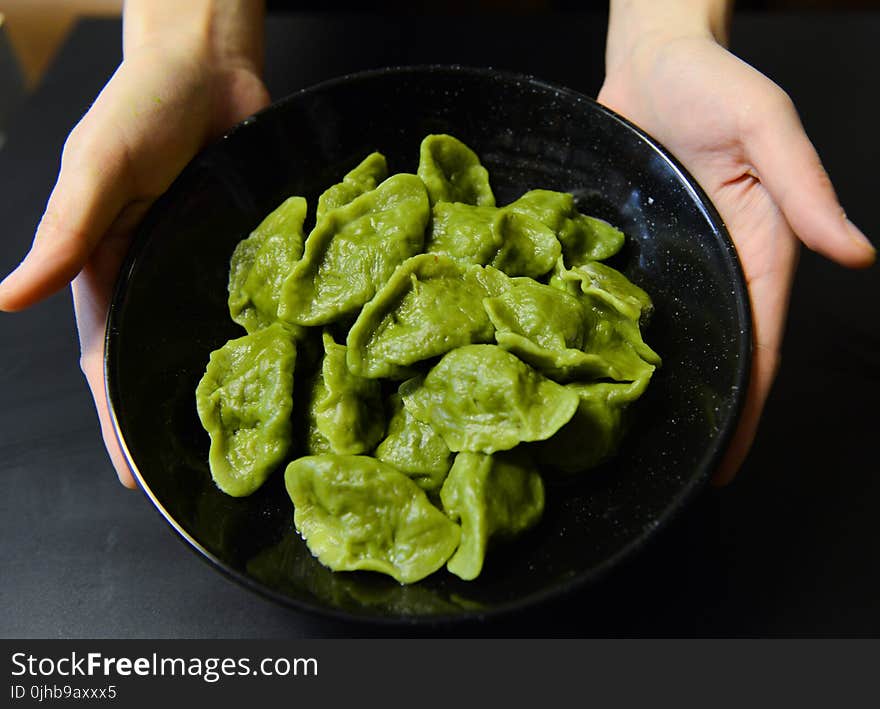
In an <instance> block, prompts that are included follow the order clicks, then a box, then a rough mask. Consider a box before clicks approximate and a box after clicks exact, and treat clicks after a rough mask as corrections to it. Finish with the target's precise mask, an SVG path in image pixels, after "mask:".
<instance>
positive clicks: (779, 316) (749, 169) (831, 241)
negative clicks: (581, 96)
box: [598, 28, 875, 484]
mask: <svg viewBox="0 0 880 709" xmlns="http://www.w3.org/2000/svg"><path fill="white" fill-rule="evenodd" d="M607 59H608V66H607V74H606V79H605V82H604V85H603V86H602V90H601V91H600V93H599V97H598V99H599V101H600V102H601V103H603V104H604V105H606V106H608V107H609V108H611V109H613V110H615V111H617V112H618V113H620V114H621V115H623V116H625V117H627V118H628V119H630V120H631V121H633V122H634V123H635V124H637V125H638V126H640V127H641V128H643V129H644V130H645V131H647V132H648V133H650V134H651V135H653V136H654V137H655V138H657V139H658V140H659V141H660V142H661V143H663V144H664V145H665V146H666V147H667V148H669V149H670V151H671V152H672V153H673V154H674V155H675V156H676V157H677V158H678V159H679V160H680V161H681V162H682V163H683V164H684V165H685V167H686V168H687V169H688V170H689V171H690V172H691V173H692V174H693V176H694V177H695V178H696V179H697V181H698V182H699V183H700V185H701V186H702V187H703V189H704V190H705V191H706V193H707V194H708V195H709V197H710V198H711V200H712V202H713V203H714V204H715V206H716V208H717V209H718V211H719V213H720V214H721V217H722V219H723V220H724V222H725V224H726V225H727V228H728V230H729V232H730V235H731V237H732V239H733V242H734V244H735V245H736V249H737V253H738V255H739V258H740V261H741V263H742V267H743V271H744V273H745V278H746V282H747V284H748V289H749V296H750V299H751V305H752V317H753V324H754V352H753V360H752V372H751V381H750V384H749V389H748V393H747V396H746V403H745V407H744V410H743V414H742V418H741V419H740V423H739V426H738V428H737V430H736V432H735V434H734V437H733V439H732V442H731V444H730V448H729V449H728V451H727V453H726V455H725V457H724V459H723V461H722V463H721V465H720V467H719V469H718V470H717V471H716V474H715V478H714V481H715V482H716V483H718V484H724V483H727V482H729V481H730V480H732V479H733V477H734V475H735V474H736V471H737V469H738V468H739V467H740V465H741V464H742V462H743V460H744V459H745V457H746V454H747V453H748V450H749V448H750V446H751V444H752V441H753V439H754V436H755V432H756V429H757V426H758V421H759V419H760V416H761V411H762V410H763V407H764V403H765V401H766V399H767V395H768V393H769V391H770V387H771V385H772V383H773V379H774V377H775V374H776V370H777V367H778V365H779V353H780V346H781V342H782V336H783V328H784V324H785V318H786V313H787V310H788V299H789V293H790V290H791V283H792V279H793V276H794V271H795V266H796V261H797V253H798V248H799V241H800V242H803V243H804V244H806V245H807V246H808V247H809V248H810V249H812V250H814V251H817V252H819V253H820V254H822V255H824V256H826V257H828V258H830V259H832V260H834V261H836V262H837V263H839V264H841V265H844V266H847V267H852V268H858V267H866V266H869V265H870V264H871V263H872V262H873V261H874V257H875V252H874V249H873V247H872V246H871V245H870V243H869V242H868V240H867V239H866V238H865V236H864V235H863V234H862V233H861V232H860V231H859V230H858V229H857V228H856V227H855V226H854V225H853V224H852V223H851V222H849V221H848V220H847V219H846V216H845V214H844V211H843V209H842V208H841V206H840V204H839V202H838V200H837V197H836V195H835V192H834V188H833V187H832V184H831V181H830V179H829V178H828V175H827V174H826V172H825V170H824V169H823V167H822V164H821V162H820V160H819V157H818V155H817V154H816V151H815V149H814V148H813V146H812V144H811V143H810V141H809V139H808V138H807V136H806V134H805V132H804V129H803V127H802V125H801V122H800V120H799V118H798V115H797V112H796V110H795V108H794V105H793V104H792V102H791V100H790V99H789V97H788V96H787V95H786V94H785V93H784V92H783V90H782V89H780V88H779V87H778V86H777V85H776V84H774V83H773V82H772V81H770V80H769V79H768V78H767V77H765V76H763V75H762V74H760V73H759V72H758V71H756V70H755V69H753V68H752V67H750V66H748V65H747V64H745V63H744V62H742V61H741V60H739V59H737V58H736V57H735V56H733V55H732V54H730V53H729V52H728V51H727V50H726V49H724V48H723V47H722V46H720V45H719V44H718V42H717V41H716V40H715V39H714V38H713V37H712V36H711V34H710V33H709V32H708V31H703V32H700V31H696V32H687V31H686V32H681V31H680V28H679V31H677V32H674V33H669V34H667V33H665V32H663V31H653V32H647V33H645V35H644V36H643V37H642V38H641V39H640V40H632V41H618V42H614V41H613V40H612V38H611V37H610V36H609V47H608V56H607Z"/></svg>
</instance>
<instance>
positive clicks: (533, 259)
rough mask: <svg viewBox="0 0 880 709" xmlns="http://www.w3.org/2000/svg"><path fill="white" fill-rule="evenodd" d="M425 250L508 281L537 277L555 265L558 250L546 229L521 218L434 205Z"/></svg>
mask: <svg viewBox="0 0 880 709" xmlns="http://www.w3.org/2000/svg"><path fill="white" fill-rule="evenodd" d="M425 251H427V252H429V253H443V254H448V255H450V256H452V257H453V258H457V259H459V260H461V261H467V262H468V263H477V264H480V265H489V266H494V267H495V268H497V269H498V270H500V271H503V272H504V273H506V274H507V275H508V276H529V277H531V278H538V277H540V276H543V275H544V274H545V273H547V272H548V271H550V270H551V269H552V268H553V266H554V265H555V264H556V262H557V261H558V260H559V255H560V246H559V241H558V239H557V238H556V234H555V233H554V232H553V231H552V230H551V229H549V228H548V227H546V226H545V225H544V224H542V223H541V222H540V221H538V220H537V219H533V218H532V217H529V216H527V215H525V214H519V213H517V212H514V211H511V210H509V209H506V208H501V209H499V208H497V207H475V206H472V205H469V204H460V203H457V202H438V203H437V204H435V205H434V209H433V219H432V222H431V234H430V236H429V237H428V241H427V244H426V248H425Z"/></svg>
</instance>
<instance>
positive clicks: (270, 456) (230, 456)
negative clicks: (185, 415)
mask: <svg viewBox="0 0 880 709" xmlns="http://www.w3.org/2000/svg"><path fill="white" fill-rule="evenodd" d="M295 364H296V345H295V344H294V343H293V341H292V339H291V335H290V333H289V332H288V331H287V330H286V329H285V328H284V326H282V325H281V324H280V323H275V324H273V325H270V326H269V327H267V328H264V329H262V330H258V331H257V332H254V333H252V334H250V335H245V336H244V337H239V338H238V339H237V340H230V341H229V342H227V343H226V344H225V345H223V347H221V348H220V349H219V350H215V351H214V352H212V353H211V359H210V361H209V363H208V367H207V369H206V370H205V375H204V376H203V377H202V380H201V381H200V382H199V385H198V387H197V388H196V407H197V409H198V414H199V418H200V419H201V422H202V426H204V428H205V430H206V431H207V432H208V434H209V435H210V437H211V450H210V454H209V463H210V467H211V475H212V477H213V478H214V482H215V483H217V487H219V488H220V489H221V490H223V492H225V493H227V494H228V495H232V496H233V497H243V496H245V495H250V494H251V493H252V492H254V491H255V490H256V489H257V488H259V487H260V485H262V484H263V482H265V480H266V478H267V477H268V476H269V473H271V472H272V470H273V468H275V466H277V465H278V464H279V463H281V462H282V461H283V460H284V457H285V456H286V455H287V451H288V449H289V448H290V439H291V423H290V414H291V410H292V408H293V368H294V365H295Z"/></svg>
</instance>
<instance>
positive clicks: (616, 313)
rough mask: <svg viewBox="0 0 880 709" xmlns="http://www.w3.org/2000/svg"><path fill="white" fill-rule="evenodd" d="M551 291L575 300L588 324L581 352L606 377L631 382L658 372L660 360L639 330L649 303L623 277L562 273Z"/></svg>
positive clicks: (599, 271)
mask: <svg viewBox="0 0 880 709" xmlns="http://www.w3.org/2000/svg"><path fill="white" fill-rule="evenodd" d="M615 274H616V275H615ZM550 286H551V287H553V288H558V289H560V290H563V291H565V292H567V293H569V294H570V295H572V296H574V297H576V298H578V299H579V300H580V302H581V305H582V306H583V309H584V315H585V320H586V323H587V324H586V339H585V343H584V350H585V351H586V352H592V353H595V354H599V355H601V356H602V357H603V358H604V359H605V360H606V361H607V362H608V363H609V366H610V369H609V373H608V376H609V377H611V378H612V379H615V380H617V381H636V380H638V379H642V378H643V377H645V376H650V373H651V372H653V371H654V368H655V367H658V366H660V364H661V360H660V357H659V355H658V354H657V353H656V352H654V350H652V349H651V348H650V347H649V346H648V345H647V344H646V343H645V341H644V340H643V339H642V333H641V329H640V326H639V323H640V321H641V319H642V317H643V316H644V317H646V316H647V314H648V313H649V311H650V310H651V307H652V306H651V300H650V298H649V297H648V295H647V293H645V292H644V291H643V290H642V289H641V288H639V287H638V286H636V285H635V284H633V283H630V282H629V281H628V280H627V279H626V277H625V276H624V275H623V274H621V273H618V272H616V271H614V269H612V268H611V267H609V266H605V265H604V264H596V263H593V264H586V265H584V266H579V267H577V268H573V269H564V268H561V269H557V272H556V273H555V274H554V275H553V277H552V278H551V279H550Z"/></svg>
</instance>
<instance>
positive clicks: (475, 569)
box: [440, 453, 544, 581]
mask: <svg viewBox="0 0 880 709" xmlns="http://www.w3.org/2000/svg"><path fill="white" fill-rule="evenodd" d="M440 500H441V502H442V503H443V510H444V511H445V512H446V514H448V515H449V516H450V517H451V518H452V519H453V520H456V521H460V523H461V544H459V547H458V550H457V551H456V552H455V554H453V556H452V558H451V559H450V560H449V561H448V562H447V564H446V568H447V569H448V570H449V571H450V572H451V573H453V574H455V575H456V576H458V577H460V578H462V579H464V580H465V581H470V580H472V579H475V578H477V576H479V575H480V571H482V569H483V560H484V559H485V557H486V547H487V546H488V544H489V542H490V540H492V539H493V538H504V537H508V538H509V537H513V536H515V535H517V534H520V533H521V532H524V531H525V530H526V529H528V528H529V527H532V526H533V525H535V524H536V523H537V522H538V520H540V519H541V514H542V513H543V512H544V483H543V482H542V481H541V476H540V475H538V473H537V472H536V471H535V470H534V469H533V468H532V467H531V466H528V465H525V464H523V462H521V461H519V460H516V459H513V458H507V457H501V456H492V455H483V454H482V453H459V454H458V455H457V456H455V463H453V465H452V470H450V471H449V476H448V477H447V478H446V482H445V483H443V489H442V490H441V491H440Z"/></svg>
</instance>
